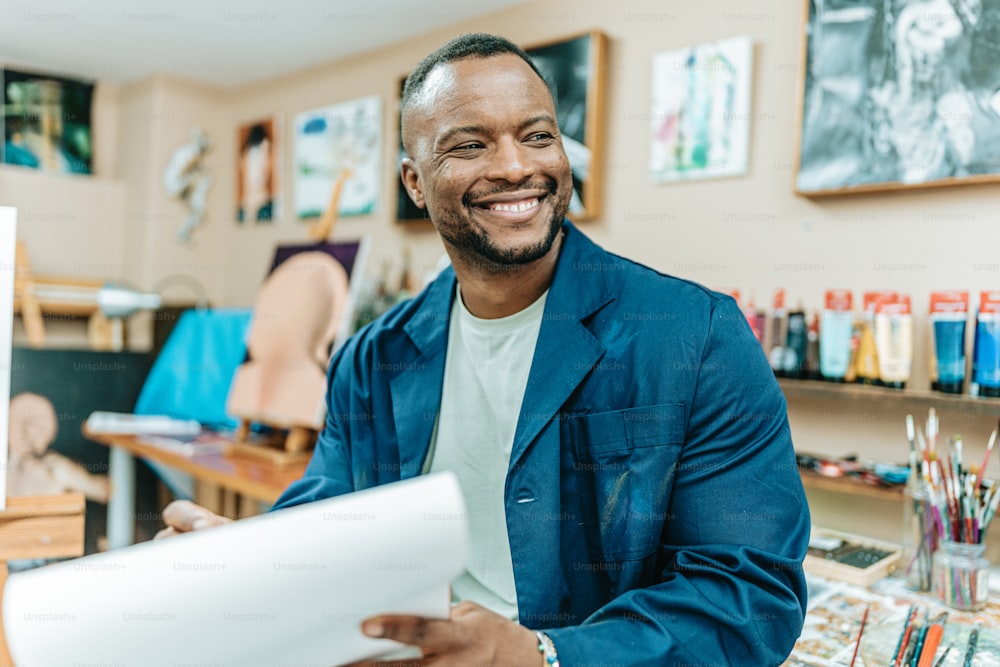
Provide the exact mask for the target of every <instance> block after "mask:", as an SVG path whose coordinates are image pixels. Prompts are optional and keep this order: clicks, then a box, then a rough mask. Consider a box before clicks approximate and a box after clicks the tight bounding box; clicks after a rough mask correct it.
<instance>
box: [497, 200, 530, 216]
mask: <svg viewBox="0 0 1000 667" xmlns="http://www.w3.org/2000/svg"><path fill="white" fill-rule="evenodd" d="M536 206H538V200H537V199H532V200H531V201H529V202H521V203H519V204H494V205H493V206H491V207H490V210H492V211H508V212H513V213H522V212H524V211H527V210H528V209H529V208H535V207H536Z"/></svg>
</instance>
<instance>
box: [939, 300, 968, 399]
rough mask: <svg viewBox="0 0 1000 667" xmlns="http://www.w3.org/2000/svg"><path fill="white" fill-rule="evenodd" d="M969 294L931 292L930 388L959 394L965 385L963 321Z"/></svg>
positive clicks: (966, 314) (966, 317)
mask: <svg viewBox="0 0 1000 667" xmlns="http://www.w3.org/2000/svg"><path fill="white" fill-rule="evenodd" d="M968 317H969V293H968V292H959V291H953V290H949V291H944V292H931V311H930V323H931V326H930V327H929V328H930V334H931V354H930V364H931V365H930V378H931V389H933V390H934V391H940V392H943V393H946V394H961V393H962V389H963V388H964V384H965V361H966V359H965V322H966V320H967V319H968Z"/></svg>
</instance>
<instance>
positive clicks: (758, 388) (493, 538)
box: [173, 34, 809, 667]
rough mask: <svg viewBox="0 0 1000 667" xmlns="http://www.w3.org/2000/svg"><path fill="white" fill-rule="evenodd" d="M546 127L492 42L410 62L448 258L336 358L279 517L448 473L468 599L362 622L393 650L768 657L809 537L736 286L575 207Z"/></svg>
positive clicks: (417, 129)
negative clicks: (659, 264) (304, 464)
mask: <svg viewBox="0 0 1000 667" xmlns="http://www.w3.org/2000/svg"><path fill="white" fill-rule="evenodd" d="M555 118H556V114H555V109H554V106H553V101H552V97H551V95H550V94H549V90H548V88H547V86H546V84H545V82H544V81H543V80H542V78H541V76H540V75H539V74H538V72H537V70H535V68H534V66H533V65H532V64H531V61H530V60H529V59H528V57H527V56H526V54H525V53H524V52H523V51H522V50H520V49H519V48H518V47H516V46H515V45H513V44H511V43H510V42H508V41H507V40H504V39H502V38H499V37H495V36H491V35H482V34H476V35H465V36H462V37H459V38H457V39H455V40H453V41H452V42H449V43H448V44H446V45H445V46H443V47H442V48H441V49H439V50H438V51H436V52H434V53H433V54H431V55H430V56H428V57H427V58H426V59H425V60H424V61H423V62H422V63H421V64H420V65H419V66H418V67H417V68H416V70H414V72H413V73H412V74H411V76H410V77H409V79H408V80H407V83H406V87H405V90H404V94H403V116H402V131H403V141H404V145H405V148H406V151H407V154H408V155H409V156H410V157H409V158H408V159H406V160H405V161H404V162H403V164H402V179H403V182H404V184H405V185H406V189H407V191H408V193H409V195H410V197H411V198H412V199H413V201H414V203H415V204H416V205H417V206H420V207H422V208H426V210H427V211H428V214H429V216H430V219H431V220H432V221H433V223H434V225H435V227H436V228H437V230H438V232H439V234H440V235H441V238H442V239H443V241H444V244H445V248H446V250H447V252H448V254H449V256H450V257H451V260H452V268H451V269H448V270H446V271H444V272H443V273H442V274H441V275H440V276H439V277H438V278H437V279H436V280H435V281H434V282H433V283H432V284H431V285H429V286H428V287H427V289H425V290H424V291H423V292H422V293H420V294H419V295H417V296H416V297H415V298H413V299H411V300H410V301H408V302H406V303H403V304H401V305H399V306H398V307H396V308H395V309H393V310H392V311H390V312H389V313H387V314H386V315H385V316H383V317H382V318H381V319H379V320H377V321H376V322H374V323H373V324H372V325H370V326H369V327H367V328H365V329H363V330H361V331H360V332H359V333H358V334H357V335H356V336H354V337H353V338H352V339H351V340H350V341H349V342H348V343H347V344H346V345H345V346H344V348H343V349H342V350H341V351H340V352H338V354H337V355H336V356H335V358H334V359H333V361H332V363H331V366H330V375H329V387H330V390H329V395H328V406H327V407H328V418H327V424H326V427H325V429H324V430H323V432H322V434H321V435H320V439H319V442H318V443H317V446H316V451H315V453H314V455H313V458H312V461H311V463H310V465H309V468H308V469H307V471H306V474H305V476H304V477H303V479H302V480H300V481H298V482H296V483H295V484H293V485H292V486H291V487H289V489H288V490H287V491H286V492H285V494H284V495H283V496H282V498H281V499H280V500H279V501H278V503H277V504H276V508H281V507H287V506H290V505H295V504H300V503H304V502H310V501H314V500H318V499H321V498H327V497H331V496H335V495H340V494H344V493H349V492H352V491H356V490H359V489H363V488H368V487H371V486H375V485H378V484H385V483H389V482H393V481H396V480H399V479H403V478H408V477H413V476H415V475H418V474H421V473H426V472H433V471H437V470H452V471H454V472H455V473H456V475H457V477H458V479H459V481H460V483H461V486H462V490H463V494H464V496H465V500H466V505H467V508H468V519H469V526H470V543H471V558H470V562H469V563H468V567H467V570H466V572H465V573H464V575H463V576H461V577H460V578H459V579H458V580H456V581H455V582H453V594H454V597H455V599H456V602H458V604H457V605H456V606H455V607H454V608H453V612H452V615H451V618H450V619H447V620H443V619H438V620H435V619H425V618H414V617H399V616H393V617H389V616H383V617H379V618H375V619H370V620H369V621H368V622H366V624H365V625H364V630H365V631H366V632H367V633H369V634H371V635H373V636H384V637H389V638H393V639H396V640H399V641H401V642H404V643H406V644H411V645H414V646H417V647H419V648H420V649H421V651H422V653H423V656H424V657H423V659H420V660H414V661H409V662H402V663H401V662H398V661H397V662H393V663H392V664H393V665H428V666H430V665H434V666H437V667H449V666H450V667H468V666H470V665H477V666H485V665H504V666H511V667H526V666H527V667H539V666H541V665H551V664H561V665H562V666H563V667H581V666H584V665H612V664H613V665H622V666H629V667H639V666H640V665H655V666H657V667H662V666H664V665H718V666H720V667H721V666H727V667H732V666H740V665H746V666H748V667H762V666H765V665H777V664H780V663H781V662H782V660H783V659H784V658H785V656H786V655H787V654H788V652H789V651H790V650H791V648H792V646H793V644H794V642H795V640H796V638H797V637H798V635H799V632H800V630H801V627H802V622H803V616H804V608H805V596H806V592H805V585H804V580H803V576H802V569H801V563H802V559H803V557H804V555H805V549H806V544H807V541H808V532H809V515H808V509H807V506H806V501H805V497H804V494H803V491H802V486H801V482H800V480H799V477H798V472H797V469H796V465H795V458H794V453H793V449H792V444H791V438H790V434H789V428H788V423H787V418H786V414H785V403H784V399H783V397H782V395H781V392H780V390H779V388H778V386H777V383H776V382H775V380H774V377H773V374H772V372H771V369H770V367H769V366H768V364H767V361H766V359H765V358H764V354H763V352H762V350H761V348H760V345H759V344H758V343H757V341H756V339H755V338H754V337H753V334H752V333H751V331H750V328H749V326H748V325H747V323H746V321H745V319H744V317H743V315H742V313H741V312H740V310H739V308H738V307H737V305H736V304H735V302H734V301H733V300H732V299H730V298H728V297H725V296H722V295H720V294H716V293H714V292H711V291H709V290H707V289H705V288H703V287H701V286H699V285H696V284H694V283H691V282H688V281H684V280H681V279H678V278H673V277H670V276H665V275H663V274H660V273H658V272H656V271H654V270H652V269H650V268H647V267H644V266H641V265H639V264H636V263H634V262H630V261H628V260H625V259H623V258H621V257H618V256H615V255H612V254H610V253H608V252H606V251H605V250H603V249H601V248H599V247H598V246H596V245H595V244H594V243H592V242H591V241H590V240H589V239H587V238H586V237H585V236H584V235H583V234H582V233H581V232H580V231H578V230H577V229H576V228H575V227H574V226H573V225H572V224H571V223H569V222H568V221H566V220H565V219H564V216H565V214H566V210H567V206H568V203H569V200H570V196H571V192H570V188H571V182H572V181H571V176H570V168H569V163H568V161H567V158H566V155H565V153H564V151H563V148H562V143H561V139H560V134H559V128H558V126H557V124H556V120H555ZM197 516H198V515H192V514H189V515H188V518H187V519H185V520H176V521H173V523H174V527H175V529H176V530H184V529H186V528H188V527H190V523H191V521H192V520H193V517H197ZM214 520H215V519H213V518H211V517H205V516H201V518H200V521H201V522H202V523H205V524H208V523H212V522H213V521H214ZM345 548H350V547H349V545H345ZM373 664H388V663H373Z"/></svg>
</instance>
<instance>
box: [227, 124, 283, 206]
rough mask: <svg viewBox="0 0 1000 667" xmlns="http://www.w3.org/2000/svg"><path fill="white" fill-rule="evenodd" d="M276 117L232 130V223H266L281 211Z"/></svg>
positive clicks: (278, 143) (278, 142) (279, 150)
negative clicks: (233, 170)
mask: <svg viewBox="0 0 1000 667" xmlns="http://www.w3.org/2000/svg"><path fill="white" fill-rule="evenodd" d="M279 127H280V122H279V121H278V119H277V118H275V117H271V118H263V119H260V120H256V121H253V122H249V123H244V124H243V125H240V126H239V128H237V130H236V221H237V222H238V223H240V224H243V223H255V224H266V223H270V222H273V221H274V220H277V219H278V215H279V212H280V210H281V182H280V180H279V179H280V178H281V165H280V162H279V156H280V155H281V145H280V141H281V138H280V137H279V136H278V128H279Z"/></svg>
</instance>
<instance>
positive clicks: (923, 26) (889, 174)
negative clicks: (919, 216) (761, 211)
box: [795, 0, 1000, 197]
mask: <svg viewBox="0 0 1000 667" xmlns="http://www.w3.org/2000/svg"><path fill="white" fill-rule="evenodd" d="M807 4H808V7H807V11H808V14H807V16H808V19H807V23H806V24H805V26H804V29H803V39H804V41H805V68H804V72H803V81H802V86H801V90H802V91H803V97H802V100H801V102H802V104H801V114H802V116H801V118H802V122H801V128H800V135H799V151H798V170H797V173H796V179H795V190H796V192H797V193H799V194H802V195H806V196H809V197H818V196H823V195H841V194H849V193H855V192H877V191H892V190H901V189H912V188H926V187H938V186H947V185H959V184H967V183H995V182H996V181H997V180H1000V64H998V63H1000V59H998V54H1000V0H894V1H893V2H884V1H883V0H856V1H852V2H844V1H843V0H807Z"/></svg>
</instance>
